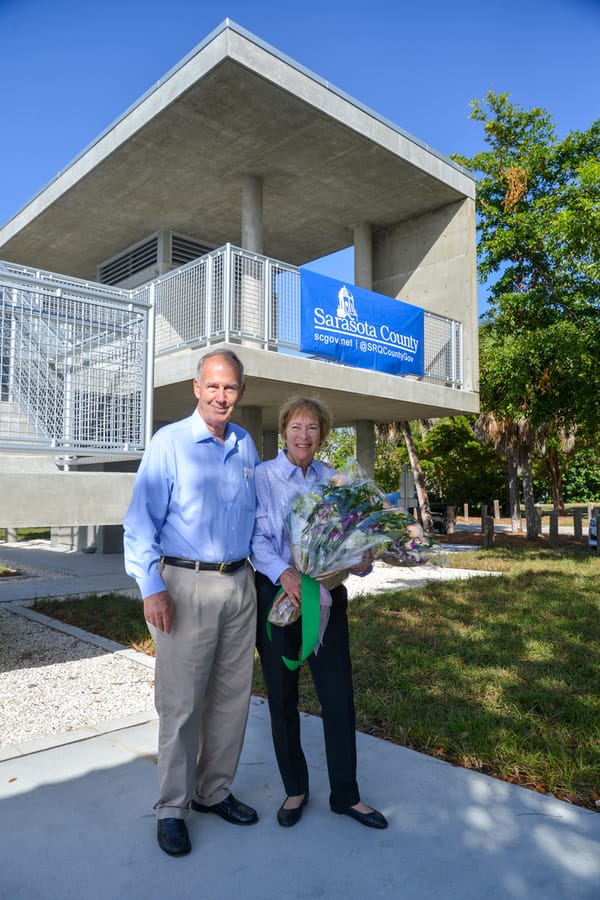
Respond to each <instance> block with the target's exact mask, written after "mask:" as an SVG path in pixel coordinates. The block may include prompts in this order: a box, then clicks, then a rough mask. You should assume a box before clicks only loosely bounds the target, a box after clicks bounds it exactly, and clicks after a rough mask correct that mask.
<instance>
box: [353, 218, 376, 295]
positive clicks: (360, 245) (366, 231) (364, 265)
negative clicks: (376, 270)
mask: <svg viewBox="0 0 600 900" xmlns="http://www.w3.org/2000/svg"><path fill="white" fill-rule="evenodd" d="M354 284H357V285H358V286H359V287H362V288H366V290H368V291H371V290H373V240H372V234H371V225H370V223H369V222H361V223H360V224H359V225H357V226H356V227H355V229H354Z"/></svg>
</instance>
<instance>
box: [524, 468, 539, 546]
mask: <svg viewBox="0 0 600 900" xmlns="http://www.w3.org/2000/svg"><path fill="white" fill-rule="evenodd" d="M522 476H523V499H524V501H525V521H526V523H527V538H528V539H529V540H530V541H535V539H536V538H537V535H538V531H537V516H536V514H535V497H534V495H533V472H532V470H531V453H529V451H528V452H527V454H526V455H525V458H524V460H523V463H522Z"/></svg>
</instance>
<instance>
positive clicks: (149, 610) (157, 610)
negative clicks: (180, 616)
mask: <svg viewBox="0 0 600 900" xmlns="http://www.w3.org/2000/svg"><path fill="white" fill-rule="evenodd" d="M144 616H145V618H146V621H147V622H149V623H150V624H151V625H154V627H155V628H158V630H159V631H164V633H165V634H169V632H170V631H171V626H172V624H173V622H174V621H175V606H174V604H173V601H172V600H171V595H170V594H169V592H168V591H159V592H158V593H157V594H149V595H148V597H144Z"/></svg>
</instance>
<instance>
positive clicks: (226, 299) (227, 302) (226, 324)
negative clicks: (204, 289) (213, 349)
mask: <svg viewBox="0 0 600 900" xmlns="http://www.w3.org/2000/svg"><path fill="white" fill-rule="evenodd" d="M232 258H233V257H232V250H231V244H229V243H228V244H225V257H224V267H223V330H224V332H225V341H226V343H229V337H230V335H229V330H230V327H231V304H232V303H233V291H232V289H231V287H232V284H233V278H232Z"/></svg>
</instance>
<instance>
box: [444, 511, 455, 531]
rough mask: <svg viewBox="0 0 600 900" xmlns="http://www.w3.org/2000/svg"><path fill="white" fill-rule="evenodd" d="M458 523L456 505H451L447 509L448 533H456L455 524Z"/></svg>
mask: <svg viewBox="0 0 600 900" xmlns="http://www.w3.org/2000/svg"><path fill="white" fill-rule="evenodd" d="M455 523H456V515H455V512H454V507H453V506H449V507H448V509H447V510H446V534H454V525H455Z"/></svg>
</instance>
